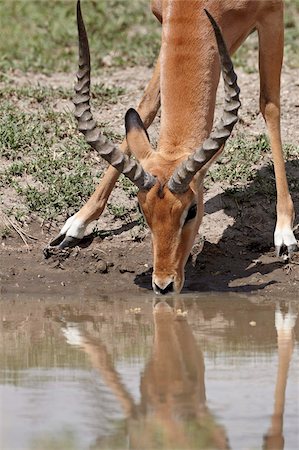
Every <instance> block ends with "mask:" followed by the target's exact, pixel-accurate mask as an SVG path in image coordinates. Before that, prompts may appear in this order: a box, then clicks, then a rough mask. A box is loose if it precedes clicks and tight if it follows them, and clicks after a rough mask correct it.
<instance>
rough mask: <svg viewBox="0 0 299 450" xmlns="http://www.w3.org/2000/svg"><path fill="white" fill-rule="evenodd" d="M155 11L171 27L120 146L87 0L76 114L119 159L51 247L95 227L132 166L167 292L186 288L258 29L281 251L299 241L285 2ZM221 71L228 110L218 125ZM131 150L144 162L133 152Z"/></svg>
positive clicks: (95, 142) (91, 138) (165, 1)
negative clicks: (288, 129) (110, 127)
mask: <svg viewBox="0 0 299 450" xmlns="http://www.w3.org/2000/svg"><path fill="white" fill-rule="evenodd" d="M205 7H207V8H208V10H209V11H207V10H206V9H205ZM152 10H153V13H154V14H155V16H156V17H157V18H158V20H159V21H160V22H161V24H162V44H161V50H160V55H159V58H158V62H157V65H156V68H155V70H154V74H153V76H152V79H151V80H150V82H149V84H148V86H147V88H146V90H145V93H144V96H143V98H142V100H141V102H140V104H139V106H138V108H137V110H138V112H137V111H135V110H134V109H130V110H129V111H128V112H127V114H126V117H125V125H126V140H125V141H124V142H123V143H122V145H121V148H118V147H117V146H116V145H113V144H112V143H110V142H108V141H107V140H106V139H105V138H104V136H103V135H102V133H101V131H100V130H99V129H98V128H97V126H96V123H95V121H94V120H93V117H92V114H91V111H90V105H89V101H90V54H89V46H88V39H87V34H86V30H85V26H84V23H83V19H82V14H81V9H80V2H78V5H77V22H78V33H79V55H80V58H79V71H78V73H77V78H78V82H77V85H76V88H75V89H76V93H77V94H76V96H75V99H74V103H75V115H76V118H77V119H78V127H79V130H80V131H81V132H83V133H84V135H85V138H86V141H87V142H88V143H89V144H90V145H91V146H92V147H93V148H94V149H96V150H97V151H98V153H99V154H100V155H101V156H102V157H103V158H104V159H105V160H106V161H108V162H109V163H110V165H111V166H110V167H109V169H108V170H107V172H106V174H105V176H104V177H103V179H102V182H101V184H100V185H99V186H98V187H97V189H96V191H95V192H94V194H93V195H92V196H91V198H90V199H89V200H88V202H87V203H86V204H85V205H84V206H83V207H82V208H81V209H80V211H79V212H78V213H76V214H75V215H74V216H72V217H70V218H69V219H68V220H67V221H66V223H65V225H64V226H63V228H62V230H61V232H60V234H59V236H58V237H57V238H55V239H54V240H53V241H52V242H51V243H50V245H52V246H58V247H60V248H65V247H70V246H74V245H76V244H77V243H78V242H79V241H80V240H81V239H82V238H83V236H84V232H85V229H86V227H87V225H88V224H89V223H90V222H92V221H93V220H95V219H97V218H98V217H99V216H100V215H101V213H102V211H103V209H104V207H105V205H106V203H107V200H108V197H109V195H110V193H111V190H112V189H113V186H114V184H115V182H116V180H117V178H118V176H119V174H120V173H124V175H125V176H127V177H128V178H129V179H130V180H131V181H133V183H135V185H136V186H137V187H138V188H139V193H138V201H139V204H140V207H141V210H142V212H143V214H144V216H145V219H146V222H147V224H148V226H149V228H150V229H151V233H152V243H153V277H152V285H153V289H154V291H155V293H157V294H166V293H167V292H170V291H176V292H180V290H181V289H182V286H183V284H184V267H185V264H186V261H187V259H188V256H189V254H190V250H191V247H192V245H193V242H194V239H195V236H196V234H197V232H198V228H199V226H200V224H201V221H202V217H203V209H204V208H203V178H204V176H205V174H206V172H207V170H208V168H209V166H210V165H211V163H212V162H213V161H214V160H215V159H216V158H217V157H218V156H219V155H220V154H221V152H222V150H223V147H224V143H225V141H226V140H227V138H228V137H229V136H230V134H231V131H232V129H233V126H234V124H235V123H236V121H237V113H238V109H239V107H240V102H239V87H238V85H237V77H236V74H235V73H234V70H233V65H232V62H231V59H230V54H232V53H233V52H234V51H235V50H236V49H237V48H238V47H239V46H240V45H241V44H242V42H243V41H244V40H245V38H246V37H247V36H248V35H249V34H250V33H251V32H252V31H253V30H254V29H257V31H258V36H259V54H260V57H259V62H260V85H261V90H260V108H261V112H262V114H263V116H264V118H265V121H266V124H267V128H268V131H269V137H270V143H271V148H272V152H273V160H274V170H275V176H276V188H277V223H276V228H275V233H274V242H275V246H276V250H277V254H278V255H280V254H281V252H282V251H283V249H284V248H287V251H288V255H289V256H290V255H291V254H292V252H293V251H295V250H296V249H297V242H296V239H295V236H294V234H293V231H292V226H293V220H294V207H293V203H292V199H291V197H290V194H289V189H288V184H287V178H286V172H285V165H284V160H283V155H282V145H281V138H280V72H281V64H282V56H283V1H281V0H269V1H264V0H254V1H253V0H226V1H219V0H209V1H208V0H194V1H193V0H154V1H152ZM214 18H215V19H214ZM216 20H217V23H218V24H219V25H220V26H221V29H222V31H223V35H224V38H225V41H224V38H223V37H222V34H221V32H220V29H219V27H218V25H217V23H216ZM211 24H212V26H211ZM215 37H216V43H217V45H215ZM220 69H221V72H222V75H223V79H224V90H225V101H224V111H223V115H222V118H221V120H220V122H219V123H218V125H216V126H215V128H214V130H213V131H211V130H212V126H213V115H214V109H215V97H216V90H217V86H218V82H219V74H220ZM160 105H161V129H160V137H159V141H158V145H157V149H156V151H154V150H153V149H152V147H151V145H150V143H149V140H148V135H147V132H146V129H147V128H148V127H149V125H150V124H151V123H152V121H153V119H154V117H155V115H156V113H157V111H158V109H159V107H160ZM131 154H133V155H134V156H135V157H136V160H133V159H130V155H131Z"/></svg>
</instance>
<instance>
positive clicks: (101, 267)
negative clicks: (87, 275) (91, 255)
mask: <svg viewBox="0 0 299 450" xmlns="http://www.w3.org/2000/svg"><path fill="white" fill-rule="evenodd" d="M95 272H97V273H107V272H108V268H107V263H106V261H103V260H102V259H100V260H99V261H98V262H97V264H96V268H95Z"/></svg>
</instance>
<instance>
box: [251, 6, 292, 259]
mask: <svg viewBox="0 0 299 450" xmlns="http://www.w3.org/2000/svg"><path fill="white" fill-rule="evenodd" d="M280 6H281V7H280V8H279V9H278V10H275V11H272V12H271V13H269V14H267V15H266V17H265V18H264V19H263V21H262V23H260V25H259V27H258V33H259V47H260V55H259V65H260V83H261V87H260V89H261V91H260V108H261V112H262V114H263V116H264V119H265V121H266V125H267V129H268V132H269V138H270V144H271V149H272V154H273V162H274V172H275V179H276V191H277V222H276V228H275V232H274V243H275V247H276V251H277V254H278V255H280V254H281V252H282V249H283V248H284V247H285V246H286V247H287V249H288V254H289V256H290V255H291V254H292V253H293V252H294V251H295V250H297V242H296V238H295V236H294V233H293V230H292V227H293V221H294V217H295V212H294V206H293V202H292V198H291V196H290V193H289V188H288V182H287V177H286V170H285V163H284V158H283V153H282V144H281V133H280V74H281V65H282V58H283V41H284V36H283V6H282V5H280Z"/></svg>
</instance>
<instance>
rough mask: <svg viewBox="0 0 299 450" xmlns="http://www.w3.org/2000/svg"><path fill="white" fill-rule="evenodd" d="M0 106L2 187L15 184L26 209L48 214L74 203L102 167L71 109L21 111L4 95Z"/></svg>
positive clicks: (88, 189) (82, 197)
mask: <svg viewBox="0 0 299 450" xmlns="http://www.w3.org/2000/svg"><path fill="white" fill-rule="evenodd" d="M1 106H2V115H1V117H0V138H1V143H2V145H1V148H0V157H1V158H2V161H4V162H6V164H5V166H4V169H2V170H1V171H0V187H1V189H8V188H10V189H14V190H15V191H16V192H17V194H19V195H20V196H21V198H23V202H25V205H26V207H27V209H28V211H31V212H37V213H38V214H39V215H40V216H41V217H43V218H47V219H50V218H53V217H55V216H56V215H57V214H59V213H62V212H65V213H66V212H69V213H70V212H71V211H70V210H72V209H74V208H78V207H79V206H80V205H81V204H82V202H83V201H84V200H86V199H87V197H88V196H89V195H90V194H91V192H92V191H93V188H94V184H95V182H96V181H97V180H98V177H99V175H100V173H97V171H96V169H95V166H96V165H95V164H94V161H93V159H92V152H91V151H90V149H89V147H88V146H87V145H86V144H85V142H84V140H83V138H81V137H79V136H78V135H77V133H76V128H75V121H74V119H73V117H72V115H71V114H69V113H55V112H54V111H52V110H51V109H45V110H44V111H43V112H40V111H39V113H24V112H23V111H21V110H20V109H17V108H16V107H15V106H14V105H12V104H11V103H9V102H7V101H3V102H2V105H1Z"/></svg>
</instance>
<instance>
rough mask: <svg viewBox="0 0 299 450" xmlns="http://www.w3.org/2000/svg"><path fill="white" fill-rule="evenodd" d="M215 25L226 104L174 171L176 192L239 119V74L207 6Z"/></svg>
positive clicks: (172, 185)
mask: <svg viewBox="0 0 299 450" xmlns="http://www.w3.org/2000/svg"><path fill="white" fill-rule="evenodd" d="M205 13H206V14H207V16H208V18H209V20H210V22H211V24H212V26H213V28H214V33H215V36H216V40H217V46H218V51H219V55H220V62H221V71H222V76H223V79H224V91H225V104H224V111H223V115H222V118H221V119H220V121H219V123H218V125H217V126H216V128H215V130H214V131H212V133H211V134H210V136H209V137H208V138H207V139H206V140H205V141H204V142H203V144H202V146H201V147H200V148H199V149H197V150H195V152H194V153H193V154H192V155H190V156H189V157H188V158H187V159H186V160H185V161H183V162H182V163H181V164H180V165H179V167H178V168H177V169H176V170H175V172H174V173H173V175H172V177H171V178H170V180H169V181H168V188H169V189H170V190H171V191H172V192H175V193H178V194H179V193H183V192H186V191H187V190H188V186H189V183H190V181H191V180H192V178H193V177H194V175H195V174H196V173H197V172H198V171H199V170H200V169H201V168H202V167H203V166H205V164H206V163H207V162H208V161H209V160H210V159H211V158H212V157H213V156H215V154H216V153H217V152H218V151H219V150H220V148H221V147H222V146H223V145H224V144H225V141H226V140H227V138H228V137H229V136H230V134H231V132H232V129H233V127H234V125H235V123H236V122H237V121H238V109H239V108H240V106H241V103H240V101H239V93H240V88H239V86H238V85H237V75H236V74H235V72H234V68H233V63H232V61H231V59H230V56H229V52H228V50H227V48H226V45H225V42H224V39H223V37H222V34H221V31H220V29H219V27H218V25H217V23H216V22H215V20H214V19H213V17H212V16H211V14H210V13H209V12H208V11H207V10H206V9H205Z"/></svg>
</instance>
